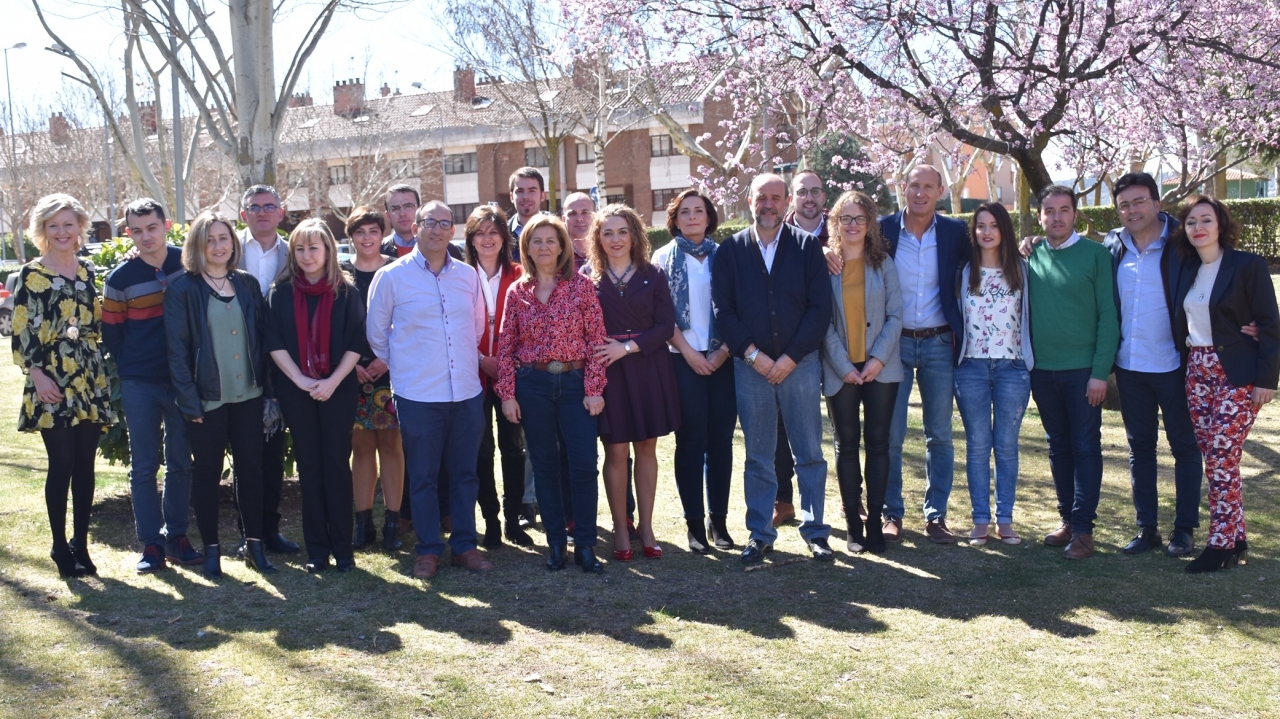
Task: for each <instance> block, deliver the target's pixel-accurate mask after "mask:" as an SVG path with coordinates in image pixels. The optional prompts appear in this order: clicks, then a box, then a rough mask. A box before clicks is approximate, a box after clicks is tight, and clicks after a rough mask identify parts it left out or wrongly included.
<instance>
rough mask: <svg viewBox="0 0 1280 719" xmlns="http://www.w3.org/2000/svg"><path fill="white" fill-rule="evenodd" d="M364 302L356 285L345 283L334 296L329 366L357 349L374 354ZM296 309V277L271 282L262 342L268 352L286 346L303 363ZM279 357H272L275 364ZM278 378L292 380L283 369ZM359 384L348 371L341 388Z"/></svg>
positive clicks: (335, 364) (295, 358) (293, 358)
mask: <svg viewBox="0 0 1280 719" xmlns="http://www.w3.org/2000/svg"><path fill="white" fill-rule="evenodd" d="M364 315H365V308H364V302H362V301H361V299H360V291H359V290H358V289H356V287H355V285H352V284H349V283H345V282H344V283H343V286H342V287H340V288H338V293H337V296H336V297H334V299H333V313H332V315H331V316H330V323H329V370H330V371H331V372H332V371H333V370H335V369H337V368H338V365H339V364H340V363H341V362H342V356H343V355H344V354H346V353H347V352H355V353H357V354H359V355H361V356H364V355H367V354H371V352H370V350H369V343H368V340H367V339H366V338H365V334H364ZM296 317H297V316H296V315H294V313H293V281H292V280H284V279H282V280H280V281H278V282H276V283H275V284H274V285H272V286H271V292H269V293H268V294H267V310H266V321H265V322H263V330H262V345H263V351H265V352H267V353H271V352H274V351H276V350H285V351H286V352H288V353H289V357H290V359H292V360H293V361H294V364H297V365H298V366H301V365H302V363H301V362H300V361H299V358H298V326H297V319H296ZM274 363H275V361H274V360H272V364H274ZM275 381H277V382H291V380H289V379H288V378H287V377H285V376H284V373H283V372H281V373H280V375H279V376H278V377H277V378H276V380H275ZM355 384H356V373H355V372H354V371H352V372H348V373H347V376H346V377H344V378H342V384H341V385H340V387H341V388H344V389H345V388H346V387H347V386H348V385H350V386H351V387H352V388H354V387H355Z"/></svg>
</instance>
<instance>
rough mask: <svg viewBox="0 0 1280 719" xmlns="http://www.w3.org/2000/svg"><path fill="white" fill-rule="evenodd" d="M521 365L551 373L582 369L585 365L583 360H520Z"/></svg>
mask: <svg viewBox="0 0 1280 719" xmlns="http://www.w3.org/2000/svg"><path fill="white" fill-rule="evenodd" d="M520 366H521V367H532V368H534V369H536V370H538V371H539V372H550V373H551V374H561V373H563V372H568V371H570V370H575V369H582V368H583V367H586V366H587V363H586V361H585V360H574V361H572V362H560V361H553V362H521V363H520Z"/></svg>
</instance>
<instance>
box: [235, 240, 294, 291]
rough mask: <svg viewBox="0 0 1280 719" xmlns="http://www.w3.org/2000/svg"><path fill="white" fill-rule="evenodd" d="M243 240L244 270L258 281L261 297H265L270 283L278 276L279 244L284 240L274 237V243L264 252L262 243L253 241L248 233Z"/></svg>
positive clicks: (269, 288)
mask: <svg viewBox="0 0 1280 719" xmlns="http://www.w3.org/2000/svg"><path fill="white" fill-rule="evenodd" d="M244 240H245V241H244V247H243V249H244V270H245V272H248V273H249V274H251V275H253V277H254V279H256V280H257V281H258V284H259V285H260V286H261V287H262V296H263V297H266V296H267V292H269V291H270V290H271V283H272V282H275V281H276V275H278V274H280V269H281V268H280V243H282V242H284V240H283V239H282V238H280V237H279V236H276V241H275V242H274V243H272V245H271V247H269V248H267V249H265V250H264V249H262V243H260V242H258V241H257V240H255V239H253V235H251V234H249V233H248V231H246V232H245V235H244Z"/></svg>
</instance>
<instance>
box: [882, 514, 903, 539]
mask: <svg viewBox="0 0 1280 719" xmlns="http://www.w3.org/2000/svg"><path fill="white" fill-rule="evenodd" d="M883 532H884V541H886V542H901V541H902V520H901V519H886V520H884V528H883Z"/></svg>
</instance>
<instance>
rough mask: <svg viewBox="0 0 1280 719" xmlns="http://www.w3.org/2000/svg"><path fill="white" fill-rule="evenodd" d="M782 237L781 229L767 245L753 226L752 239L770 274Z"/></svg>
mask: <svg viewBox="0 0 1280 719" xmlns="http://www.w3.org/2000/svg"><path fill="white" fill-rule="evenodd" d="M781 237H782V229H781V228H779V229H778V234H776V235H774V236H773V242H770V243H769V244H767V245H766V244H765V243H763V242H761V241H760V233H758V232H756V226H755V225H752V226H751V239H753V240H755V241H756V246H757V247H759V248H760V255H761V256H762V257H764V268H765V270H767V271H769V272H773V258H774V257H776V256H777V254H778V240H779V239H780V238H781ZM691 311H692V310H691Z"/></svg>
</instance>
